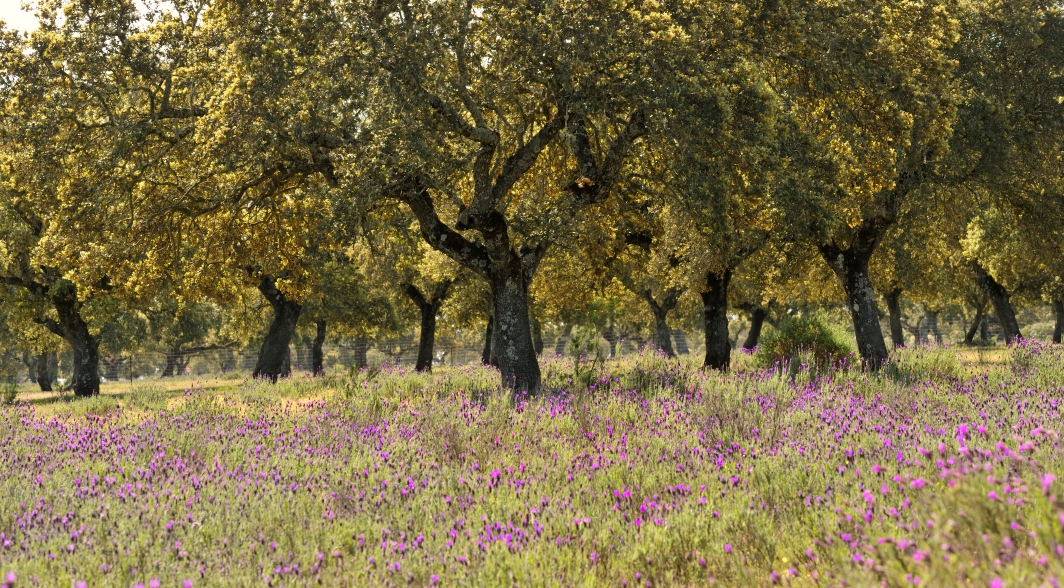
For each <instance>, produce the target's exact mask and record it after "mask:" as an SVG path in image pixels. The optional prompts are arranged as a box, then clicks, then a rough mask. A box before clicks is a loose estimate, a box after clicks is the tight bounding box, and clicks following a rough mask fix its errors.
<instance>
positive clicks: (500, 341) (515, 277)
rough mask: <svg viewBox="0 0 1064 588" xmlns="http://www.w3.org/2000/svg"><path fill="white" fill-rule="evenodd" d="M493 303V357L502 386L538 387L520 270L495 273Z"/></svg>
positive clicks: (521, 389) (525, 285)
mask: <svg viewBox="0 0 1064 588" xmlns="http://www.w3.org/2000/svg"><path fill="white" fill-rule="evenodd" d="M491 290H492V297H493V299H494V302H495V308H494V313H493V314H494V316H495V325H494V328H493V330H492V337H491V339H492V341H491V350H492V356H493V357H494V359H496V360H497V361H498V362H499V371H500V372H502V379H503V383H504V385H506V386H508V387H509V388H512V389H513V390H514V392H528V393H531V394H534V393H535V392H536V391H537V390H538V389H539V380H540V372H539V362H538V361H537V359H536V349H535V347H534V346H533V345H532V328H531V325H530V324H529V321H528V283H527V281H526V280H525V277H524V275H523V274H522V273H520V272H513V273H512V274H511V275H509V276H506V275H503V276H497V277H495V278H494V279H493V280H492V284H491Z"/></svg>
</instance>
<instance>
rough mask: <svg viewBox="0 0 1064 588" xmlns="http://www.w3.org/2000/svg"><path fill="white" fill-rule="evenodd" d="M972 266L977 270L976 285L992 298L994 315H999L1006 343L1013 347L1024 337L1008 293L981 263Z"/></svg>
mask: <svg viewBox="0 0 1064 588" xmlns="http://www.w3.org/2000/svg"><path fill="white" fill-rule="evenodd" d="M971 266H972V269H973V270H975V280H976V283H978V284H979V288H980V289H981V290H982V291H983V293H985V294H986V295H987V297H988V298H990V304H992V305H994V314H995V315H997V319H998V323H1000V324H1001V330H1002V332H1003V333H1004V335H1005V343H1006V344H1007V345H1011V344H1012V342H1013V341H1014V340H1015V339H1017V338H1018V337H1021V336H1022V335H1021V334H1020V324H1019V323H1018V322H1016V312H1015V311H1014V310H1013V309H1012V303H1011V302H1009V293H1008V291H1007V290H1005V287H1004V286H1002V285H1001V284H999V283H998V282H997V281H996V280H995V279H994V278H993V277H992V276H991V275H990V274H989V273H987V271H986V269H984V268H983V266H982V265H980V264H979V262H977V261H973V262H971Z"/></svg>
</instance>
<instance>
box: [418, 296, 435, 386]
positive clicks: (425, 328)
mask: <svg viewBox="0 0 1064 588" xmlns="http://www.w3.org/2000/svg"><path fill="white" fill-rule="evenodd" d="M419 306H420V307H421V308H420V310H421V338H420V340H419V341H418V346H417V363H416V364H415V365H414V369H415V370H417V371H419V372H430V371H432V357H433V354H432V352H433V347H434V346H435V344H436V305H435V304H422V305H419Z"/></svg>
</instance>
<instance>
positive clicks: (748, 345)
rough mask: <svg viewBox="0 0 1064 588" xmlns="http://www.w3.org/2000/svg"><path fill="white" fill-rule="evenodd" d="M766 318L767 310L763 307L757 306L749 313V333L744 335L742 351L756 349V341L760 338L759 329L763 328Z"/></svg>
mask: <svg viewBox="0 0 1064 588" xmlns="http://www.w3.org/2000/svg"><path fill="white" fill-rule="evenodd" d="M767 316H768V309H767V308H765V307H763V306H758V307H756V308H754V309H753V310H752V311H750V332H749V333H747V334H746V341H744V342H743V349H746V350H750V349H754V348H755V347H757V341H758V339H760V338H761V329H762V328H764V326H765V317H767Z"/></svg>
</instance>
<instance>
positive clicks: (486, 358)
mask: <svg viewBox="0 0 1064 588" xmlns="http://www.w3.org/2000/svg"><path fill="white" fill-rule="evenodd" d="M494 322H495V319H494V318H493V317H490V316H489V317H488V328H487V329H486V330H485V332H484V351H483V352H482V353H481V354H480V363H481V364H483V365H491V328H492V326H493V324H492V323H494Z"/></svg>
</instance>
